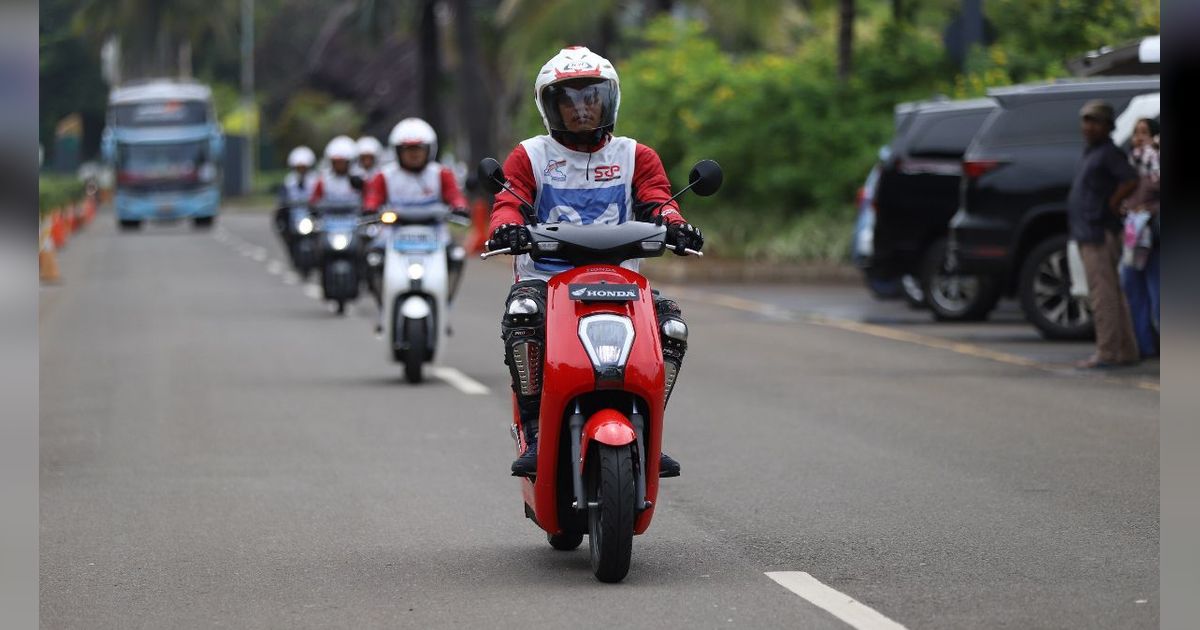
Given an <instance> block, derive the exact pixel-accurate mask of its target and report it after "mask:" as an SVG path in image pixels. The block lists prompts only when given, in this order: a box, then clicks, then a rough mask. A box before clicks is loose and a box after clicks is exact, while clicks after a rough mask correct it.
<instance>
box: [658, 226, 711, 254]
mask: <svg viewBox="0 0 1200 630" xmlns="http://www.w3.org/2000/svg"><path fill="white" fill-rule="evenodd" d="M667 245H668V246H670V247H671V248H672V249H674V250H675V253H676V254H679V255H680V256H683V255H684V252H683V250H685V249H690V250H694V251H697V252H698V251H700V248H701V247H704V235H703V234H701V233H700V228H698V227H696V226H694V225H692V224H691V223H672V224H671V225H669V226H667Z"/></svg>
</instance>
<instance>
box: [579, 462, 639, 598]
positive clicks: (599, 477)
mask: <svg viewBox="0 0 1200 630" xmlns="http://www.w3.org/2000/svg"><path fill="white" fill-rule="evenodd" d="M591 457H592V460H591V461H592V465H591V467H590V468H591V471H590V474H589V475H588V483H589V486H590V492H588V496H590V497H591V501H592V502H593V503H595V504H596V505H595V507H591V506H589V508H588V546H589V548H590V549H591V555H592V573H594V574H595V575H596V579H598V580H600V581H601V582H620V581H621V580H623V579H625V576H626V574H628V573H629V563H630V559H631V557H632V556H633V523H634V519H635V518H636V517H637V510H636V509H635V506H634V503H635V497H636V496H637V486H636V483H635V482H636V477H635V476H634V473H633V449H632V447H630V446H620V447H615V446H608V445H606V444H597V445H596V450H595V451H594V452H593V453H592V454H591Z"/></svg>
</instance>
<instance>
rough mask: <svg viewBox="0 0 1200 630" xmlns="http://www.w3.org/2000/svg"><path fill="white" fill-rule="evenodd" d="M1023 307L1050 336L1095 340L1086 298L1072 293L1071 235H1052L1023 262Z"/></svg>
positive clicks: (1021, 282) (1045, 335)
mask: <svg viewBox="0 0 1200 630" xmlns="http://www.w3.org/2000/svg"><path fill="white" fill-rule="evenodd" d="M1019 287H1020V288H1019V289H1018V291H1019V293H1020V297H1021V310H1022V311H1024V312H1025V318H1026V319H1028V320H1029V323H1031V324H1033V325H1034V326H1035V327H1036V328H1037V329H1038V331H1039V332H1041V333H1042V336H1043V337H1045V338H1046V339H1091V338H1092V337H1093V335H1095V328H1094V325H1093V323H1092V310H1091V307H1090V306H1089V305H1088V300H1087V298H1086V297H1075V296H1073V295H1071V273H1070V271H1069V270H1068V267H1067V237H1066V236H1065V235H1062V236H1054V237H1051V238H1048V239H1046V240H1044V241H1042V242H1041V243H1039V244H1038V245H1037V246H1036V247H1034V248H1033V250H1032V251H1030V252H1029V255H1028V256H1026V257H1025V262H1024V263H1023V264H1022V265H1021V281H1020V285H1019Z"/></svg>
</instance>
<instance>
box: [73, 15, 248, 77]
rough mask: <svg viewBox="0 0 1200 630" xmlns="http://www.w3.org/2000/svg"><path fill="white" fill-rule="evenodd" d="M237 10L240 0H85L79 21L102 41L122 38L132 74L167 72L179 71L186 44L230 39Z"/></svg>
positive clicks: (76, 19) (95, 40)
mask: <svg viewBox="0 0 1200 630" xmlns="http://www.w3.org/2000/svg"><path fill="white" fill-rule="evenodd" d="M235 11H236V3H229V2H217V3H214V2H211V0H84V2H83V3H82V5H81V6H80V7H79V9H78V11H76V12H75V15H74V18H73V27H74V29H75V31H76V32H77V33H79V34H81V35H84V36H86V37H87V38H88V39H90V40H91V41H92V43H93V44H94V45H96V46H99V45H100V44H101V43H102V42H103V41H104V40H105V39H107V38H108V37H110V36H116V37H118V38H120V41H121V47H122V59H123V60H124V63H125V65H126V67H125V68H124V70H125V72H127V73H129V74H130V75H132V76H141V77H146V76H164V75H172V74H175V72H174V71H173V70H175V69H176V63H177V61H178V58H177V56H176V55H177V54H178V51H179V50H180V47H181V46H184V45H192V44H194V43H196V42H198V41H200V40H202V39H203V38H205V37H210V36H211V37H215V38H217V39H218V40H227V39H228V38H229V36H230V33H231V32H232V29H233V25H234V24H236V23H237V21H236V17H235V16H236V13H235Z"/></svg>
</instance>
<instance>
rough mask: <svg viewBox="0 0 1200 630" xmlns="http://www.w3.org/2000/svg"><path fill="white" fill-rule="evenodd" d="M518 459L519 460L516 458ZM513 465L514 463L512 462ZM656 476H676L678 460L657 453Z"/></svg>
mask: <svg viewBox="0 0 1200 630" xmlns="http://www.w3.org/2000/svg"><path fill="white" fill-rule="evenodd" d="M518 461H520V460H518ZM513 466H514V467H515V466H516V464H513ZM658 476H659V477H660V478H661V477H678V476H679V462H677V461H675V458H674V457H671V456H670V455H667V454H666V453H659V457H658Z"/></svg>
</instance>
